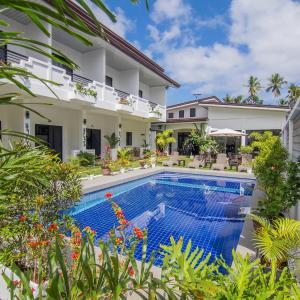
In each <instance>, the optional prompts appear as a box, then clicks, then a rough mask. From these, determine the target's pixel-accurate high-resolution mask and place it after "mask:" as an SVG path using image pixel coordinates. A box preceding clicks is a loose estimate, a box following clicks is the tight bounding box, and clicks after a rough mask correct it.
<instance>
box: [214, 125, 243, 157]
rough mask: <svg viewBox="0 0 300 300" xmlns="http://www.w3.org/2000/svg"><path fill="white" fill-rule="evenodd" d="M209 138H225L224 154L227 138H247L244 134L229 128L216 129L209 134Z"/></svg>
mask: <svg viewBox="0 0 300 300" xmlns="http://www.w3.org/2000/svg"><path fill="white" fill-rule="evenodd" d="M209 136H224V137H225V152H226V145H227V137H228V136H229V137H235V136H240V137H242V136H247V134H246V133H243V132H240V131H236V130H233V129H230V128H223V129H218V130H215V131H213V132H210V133H209Z"/></svg>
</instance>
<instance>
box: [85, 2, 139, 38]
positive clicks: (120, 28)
mask: <svg viewBox="0 0 300 300" xmlns="http://www.w3.org/2000/svg"><path fill="white" fill-rule="evenodd" d="M89 3H90V6H91V8H94V11H93V13H94V14H95V16H96V17H97V19H98V20H99V21H100V22H101V23H102V24H104V25H105V26H107V27H108V28H109V29H111V30H112V31H114V32H116V33H117V34H119V35H120V36H122V37H123V38H125V37H126V34H127V33H128V32H129V31H131V30H132V29H133V28H134V22H132V21H131V20H130V19H129V18H128V17H127V16H126V15H125V13H124V11H123V10H122V9H121V8H120V7H117V8H116V11H115V12H114V14H115V15H116V18H117V22H115V23H114V22H112V21H111V19H110V18H109V17H108V16H107V15H106V14H105V13H104V12H103V11H102V10H100V9H99V8H98V7H96V6H95V4H93V3H91V2H90V1H89Z"/></svg>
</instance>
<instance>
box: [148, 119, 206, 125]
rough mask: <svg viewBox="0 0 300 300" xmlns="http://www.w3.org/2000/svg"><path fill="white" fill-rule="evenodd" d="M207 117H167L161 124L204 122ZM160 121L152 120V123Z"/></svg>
mask: <svg viewBox="0 0 300 300" xmlns="http://www.w3.org/2000/svg"><path fill="white" fill-rule="evenodd" d="M207 120H208V119H207V118H181V119H167V121H166V122H163V124H169V123H195V122H205V121H207ZM161 123H162V122H153V123H152V124H161Z"/></svg>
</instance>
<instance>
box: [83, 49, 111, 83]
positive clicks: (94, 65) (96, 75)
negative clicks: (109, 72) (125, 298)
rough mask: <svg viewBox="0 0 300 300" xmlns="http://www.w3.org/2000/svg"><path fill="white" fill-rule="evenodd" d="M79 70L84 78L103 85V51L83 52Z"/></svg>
mask: <svg viewBox="0 0 300 300" xmlns="http://www.w3.org/2000/svg"><path fill="white" fill-rule="evenodd" d="M80 69H81V73H82V74H84V77H86V78H89V79H92V80H94V81H98V82H101V83H104V82H105V73H106V62H105V49H104V48H101V49H95V50H92V51H87V52H84V53H83V54H82V61H81V64H80Z"/></svg>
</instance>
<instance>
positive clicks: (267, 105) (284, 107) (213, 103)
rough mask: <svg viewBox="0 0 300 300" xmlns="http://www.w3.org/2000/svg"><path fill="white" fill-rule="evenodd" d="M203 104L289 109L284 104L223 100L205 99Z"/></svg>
mask: <svg viewBox="0 0 300 300" xmlns="http://www.w3.org/2000/svg"><path fill="white" fill-rule="evenodd" d="M205 104H212V105H220V106H240V107H258V108H259V107H265V108H281V109H289V107H288V106H286V105H273V104H248V103H246V104H244V103H225V102H219V103H217V102H213V101H207V102H205V103H203V105H205Z"/></svg>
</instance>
